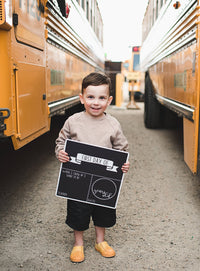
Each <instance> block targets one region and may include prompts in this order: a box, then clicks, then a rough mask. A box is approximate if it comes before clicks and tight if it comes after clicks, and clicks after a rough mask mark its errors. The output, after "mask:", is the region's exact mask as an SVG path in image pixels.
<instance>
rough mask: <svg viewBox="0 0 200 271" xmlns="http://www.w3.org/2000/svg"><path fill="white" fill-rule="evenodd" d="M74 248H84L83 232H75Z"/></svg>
mask: <svg viewBox="0 0 200 271" xmlns="http://www.w3.org/2000/svg"><path fill="white" fill-rule="evenodd" d="M74 238H75V242H74V246H83V231H74Z"/></svg>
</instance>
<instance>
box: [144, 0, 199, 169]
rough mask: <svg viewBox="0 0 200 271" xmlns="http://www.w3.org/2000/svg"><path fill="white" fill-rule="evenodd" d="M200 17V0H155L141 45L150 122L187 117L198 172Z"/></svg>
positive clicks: (187, 155)
mask: <svg viewBox="0 0 200 271" xmlns="http://www.w3.org/2000/svg"><path fill="white" fill-rule="evenodd" d="M199 19H200V6H199V0H198V1H197V0H180V1H173V0H166V1H163V0H156V1H154V0H149V1H148V5H147V9H146V13H145V15H144V20H143V42H142V48H141V68H142V69H143V70H144V71H145V110H144V111H145V112H144V121H145V125H146V127H147V128H159V127H161V126H162V124H163V123H165V121H167V122H168V124H173V125H174V124H176V122H175V119H176V118H175V116H176V115H178V116H179V117H182V118H183V138H184V160H185V162H186V163H187V165H188V166H189V168H190V169H191V171H192V172H193V173H197V172H198V164H199V142H200V137H199V92H200V55H199V53H200V24H199V22H200V20H199ZM174 112H175V113H174ZM175 114H176V115H175Z"/></svg>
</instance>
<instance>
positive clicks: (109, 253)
mask: <svg viewBox="0 0 200 271" xmlns="http://www.w3.org/2000/svg"><path fill="white" fill-rule="evenodd" d="M95 231H96V244H95V249H96V250H97V251H98V252H100V253H101V255H102V256H104V257H106V258H111V257H114V256H115V251H114V249H113V248H111V247H110V246H109V245H108V243H107V242H105V241H104V237H105V228H101V227H97V226H96V227H95Z"/></svg>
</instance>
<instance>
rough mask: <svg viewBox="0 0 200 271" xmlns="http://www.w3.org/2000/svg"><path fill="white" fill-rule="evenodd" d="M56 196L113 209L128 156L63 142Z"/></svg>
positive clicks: (73, 142) (105, 149)
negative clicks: (63, 159) (65, 157)
mask: <svg viewBox="0 0 200 271" xmlns="http://www.w3.org/2000/svg"><path fill="white" fill-rule="evenodd" d="M65 151H66V152H67V153H68V155H69V157H70V161H69V162H66V163H62V164H61V168H60V173H59V178H58V184H57V190H56V196H59V197H65V198H68V199H72V200H75V201H81V202H85V203H89V204H94V205H100V206H105V207H108V208H113V209H115V208H116V206H117V201H118V197H119V193H120V189H121V185H122V181H123V175H124V174H123V172H122V170H121V167H122V165H123V164H124V163H125V162H126V161H127V159H128V153H127V152H123V151H118V150H114V149H109V148H102V147H99V146H95V145H90V144H85V143H81V142H78V141H74V140H70V139H67V141H66V145H65Z"/></svg>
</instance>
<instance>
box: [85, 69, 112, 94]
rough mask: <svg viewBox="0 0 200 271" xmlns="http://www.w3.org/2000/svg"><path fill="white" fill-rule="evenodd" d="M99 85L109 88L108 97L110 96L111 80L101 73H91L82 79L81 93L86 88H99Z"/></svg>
mask: <svg viewBox="0 0 200 271" xmlns="http://www.w3.org/2000/svg"><path fill="white" fill-rule="evenodd" d="M100 85H108V88H109V96H110V95H111V80H110V78H109V77H108V76H107V75H106V74H103V73H99V72H92V73H90V74H89V75H87V76H86V77H85V78H83V82H82V93H83V91H84V89H86V88H87V87H88V86H100Z"/></svg>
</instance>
